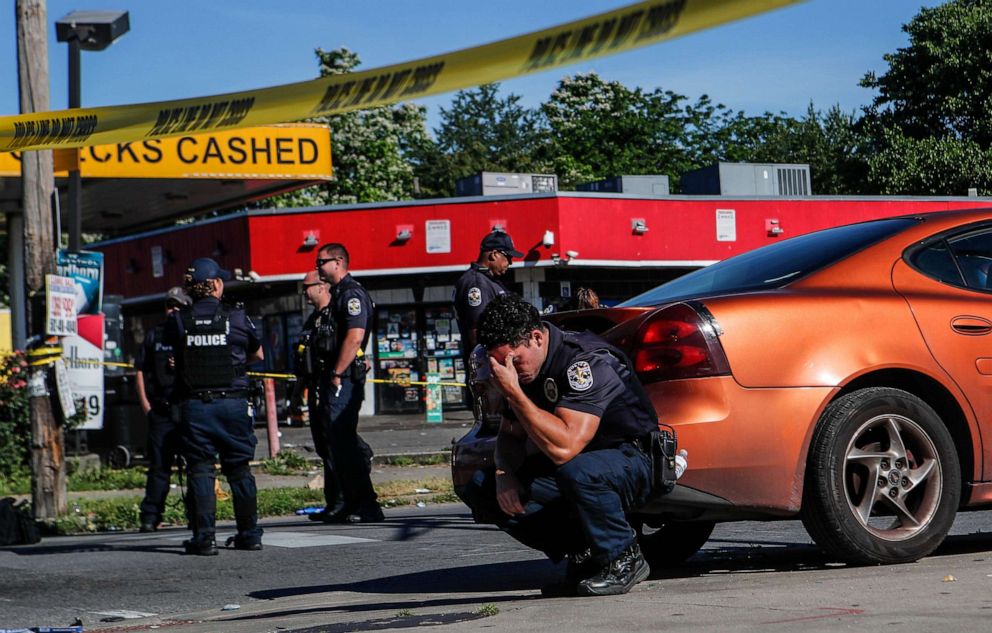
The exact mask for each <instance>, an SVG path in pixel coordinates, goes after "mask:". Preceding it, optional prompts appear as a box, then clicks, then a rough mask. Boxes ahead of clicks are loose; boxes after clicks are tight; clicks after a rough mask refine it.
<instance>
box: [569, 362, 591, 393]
mask: <svg viewBox="0 0 992 633" xmlns="http://www.w3.org/2000/svg"><path fill="white" fill-rule="evenodd" d="M566 375H567V376H568V385H569V386H570V387H571V388H572V389H575V390H576V391H587V390H589V389H590V388H591V387H592V367H590V366H589V363H588V362H586V361H584V360H580V361H579V362H577V363H572V364H571V365H569V367H568V371H567V372H566Z"/></svg>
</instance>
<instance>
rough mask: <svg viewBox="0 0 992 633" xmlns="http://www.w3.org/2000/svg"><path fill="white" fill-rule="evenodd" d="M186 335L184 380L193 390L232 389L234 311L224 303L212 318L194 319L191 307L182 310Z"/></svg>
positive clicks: (184, 343)
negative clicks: (232, 319)
mask: <svg viewBox="0 0 992 633" xmlns="http://www.w3.org/2000/svg"><path fill="white" fill-rule="evenodd" d="M180 316H181V317H182V320H183V329H184V330H185V335H184V338H183V380H184V382H185V383H186V386H187V387H189V389H190V390H192V391H206V390H211V389H217V390H222V389H230V387H231V383H232V382H233V381H234V378H235V376H236V375H237V374H236V372H235V367H234V362H233V360H232V358H231V311H230V309H229V308H227V307H226V306H224V305H220V306H219V307H218V308H217V312H216V313H214V315H213V316H212V317H209V318H202V317H201V318H195V317H194V316H193V309H192V308H191V307H184V308H182V310H181V311H180Z"/></svg>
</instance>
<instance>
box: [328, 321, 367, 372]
mask: <svg viewBox="0 0 992 633" xmlns="http://www.w3.org/2000/svg"><path fill="white" fill-rule="evenodd" d="M363 338H365V330H364V329H362V328H352V329H350V330H348V333H347V334H346V335H345V337H344V341H343V342H342V343H341V352H340V353H339V354H338V359H337V363H336V364H335V366H334V372H335V373H337V374H343V373H344V372H346V371H348V368H349V367H350V366H351V364H352V363H353V362H355V357H356V356H357V355H358V350H359V349H360V348H361V347H362V339H363Z"/></svg>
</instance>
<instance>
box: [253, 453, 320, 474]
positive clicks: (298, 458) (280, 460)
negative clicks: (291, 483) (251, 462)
mask: <svg viewBox="0 0 992 633" xmlns="http://www.w3.org/2000/svg"><path fill="white" fill-rule="evenodd" d="M259 468H260V469H261V471H262V472H264V473H267V474H269V475H300V474H304V473H307V472H309V471H311V470H313V469H314V466H313V465H312V464H310V462H309V461H307V458H306V457H304V456H303V455H300V454H298V453H294V452H292V451H279V453H278V454H277V455H276V456H275V457H272V458H270V459H264V460H262V463H261V465H260V466H259Z"/></svg>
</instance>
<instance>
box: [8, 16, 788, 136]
mask: <svg viewBox="0 0 992 633" xmlns="http://www.w3.org/2000/svg"><path fill="white" fill-rule="evenodd" d="M800 1H801V0H653V1H645V2H638V3H636V4H631V5H629V6H626V7H623V8H620V9H616V10H613V11H608V12H605V13H601V14H599V15H596V16H593V17H590V18H585V19H582V20H576V21H574V22H569V23H567V24H562V25H560V26H556V27H552V28H549V29H545V30H543V31H537V32H534V33H529V34H526V35H521V36H518V37H513V38H509V39H505V40H500V41H498V42H493V43H490V44H484V45H482V46H477V47H473V48H468V49H463V50H460V51H455V52H451V53H447V54H444V55H437V56H434V57H426V58H423V59H419V60H415V61H411V62H406V63H402V64H395V65H392V66H384V67H382V68H376V69H373V70H367V71H362V72H356V73H349V74H345V75H335V76H331V77H322V78H320V79H314V80H310V81H304V82H298V83H292V84H286V85H282V86H274V87H270V88H262V89H258V90H249V91H244V92H232V93H227V94H222V95H215V96H209V97H198V98H193V99H178V100H174V101H161V102H157V103H141V104H134V105H123V106H106V107H99V108H77V109H73V110H58V111H50V112H40V113H32V114H24V115H18V116H5V117H0V151H14V150H38V149H58V148H74V147H83V146H88V145H100V144H107V143H125V142H129V141H140V140H147V139H154V138H163V137H167V136H180V135H184V134H194V133H202V132H209V131H215V130H231V129H238V128H244V127H251V126H256V125H267V124H272V123H286V122H289V121H299V120H301V119H306V118H310V117H315V116H322V115H329V114H339V113H342V112H348V111H352V110H360V109H365V108H372V107H376V106H382V105H388V104H391V103H395V102H397V101H401V100H409V99H416V98H418V97H425V96H428V95H433V94H438V93H442V92H450V91H453V90H459V89H462V88H468V87H471V86H477V85H481V84H486V83H491V82H494V81H500V80H504V79H509V78H511V77H517V76H520V75H526V74H530V73H535V72H539V71H543V70H548V69H551V68H556V67H559V66H565V65H569V64H574V63H578V62H582V61H586V60H590V59H595V58H598V57H604V56H606V55H613V54H616V53H620V52H623V51H628V50H632V49H635V48H640V47H642V46H649V45H651V44H656V43H658V42H662V41H665V40H669V39H673V38H676V37H679V36H682V35H686V34H688V33H692V32H695V31H700V30H703V29H707V28H710V27H713V26H717V25H720V24H725V23H727V22H731V21H734V20H738V19H741V18H745V17H748V16H752V15H755V14H758V13H763V12H765V11H770V10H772V9H777V8H781V7H784V6H787V5H790V4H796V3H798V2H800Z"/></svg>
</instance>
